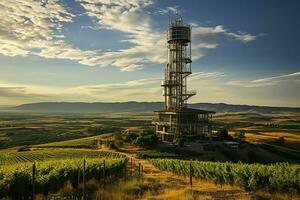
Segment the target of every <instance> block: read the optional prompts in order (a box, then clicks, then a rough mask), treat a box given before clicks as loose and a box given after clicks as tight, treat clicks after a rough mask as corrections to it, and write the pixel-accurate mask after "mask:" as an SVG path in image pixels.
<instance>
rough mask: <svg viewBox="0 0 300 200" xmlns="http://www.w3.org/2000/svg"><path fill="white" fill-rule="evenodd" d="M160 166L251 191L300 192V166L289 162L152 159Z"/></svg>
mask: <svg viewBox="0 0 300 200" xmlns="http://www.w3.org/2000/svg"><path fill="white" fill-rule="evenodd" d="M149 161H150V162H151V163H153V164H154V165H155V166H156V167H157V168H159V169H160V170H167V171H171V172H173V173H176V174H179V175H184V176H188V175H189V173H190V164H191V166H192V176H193V177H195V178H200V179H204V180H207V181H212V182H214V183H216V184H229V185H237V186H240V187H241V188H243V189H245V190H247V191H249V190H251V191H256V190H262V189H264V190H268V191H277V192H288V191H289V192H291V193H299V191H300V166H299V165H291V164H287V163H278V164H270V165H263V164H243V163H230V162H225V163H221V162H201V161H186V160H178V159H150V160H149Z"/></svg>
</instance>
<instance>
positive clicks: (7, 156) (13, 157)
mask: <svg viewBox="0 0 300 200" xmlns="http://www.w3.org/2000/svg"><path fill="white" fill-rule="evenodd" d="M85 157H86V158H103V157H107V158H110V157H121V156H120V155H119V154H115V153H111V152H105V151H95V150H89V149H68V148H67V149H50V148H49V149H35V148H34V149H33V150H31V151H22V152H18V151H16V150H1V151H0V166H1V165H7V164H14V163H20V162H31V163H33V162H36V161H45V160H57V159H71V158H82V159H83V158H85Z"/></svg>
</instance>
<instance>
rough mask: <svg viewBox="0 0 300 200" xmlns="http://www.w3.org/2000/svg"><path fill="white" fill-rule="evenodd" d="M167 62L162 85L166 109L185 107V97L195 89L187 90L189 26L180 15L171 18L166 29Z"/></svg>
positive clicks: (189, 72) (189, 68) (189, 57)
mask: <svg viewBox="0 0 300 200" xmlns="http://www.w3.org/2000/svg"><path fill="white" fill-rule="evenodd" d="M167 42H168V63H167V65H166V68H165V80H164V81H163V83H162V86H163V87H164V96H165V106H166V109H171V108H175V109H177V108H182V107H186V105H187V99H188V98H190V97H191V96H193V95H195V94H196V91H188V90H187V76H188V75H190V74H191V73H192V71H191V63H192V60H191V27H190V25H188V24H186V23H184V22H183V21H182V19H181V18H180V17H178V18H177V19H175V20H172V21H171V22H170V24H169V27H168V29H167Z"/></svg>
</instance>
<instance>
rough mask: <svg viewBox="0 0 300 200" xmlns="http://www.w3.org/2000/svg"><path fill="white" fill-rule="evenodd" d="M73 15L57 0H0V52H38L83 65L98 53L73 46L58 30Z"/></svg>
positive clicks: (18, 53) (13, 53) (8, 54)
mask: <svg viewBox="0 0 300 200" xmlns="http://www.w3.org/2000/svg"><path fill="white" fill-rule="evenodd" d="M73 17H74V15H73V14H71V13H70V12H68V11H66V9H65V8H64V7H63V6H62V5H61V4H60V3H59V1H58V0H48V1H37V0H26V1H24V0H6V1H0V19H1V20H0V54H2V55H5V56H28V55H38V56H41V57H44V58H59V59H70V60H75V61H78V62H79V63H82V64H87V63H88V62H87V60H89V59H92V58H93V57H94V56H96V55H97V54H98V52H97V51H83V50H80V49H78V48H74V47H72V46H71V45H69V44H67V43H65V42H64V40H63V39H64V35H62V34H61V33H60V32H61V30H62V28H63V25H64V23H70V22H72V19H73Z"/></svg>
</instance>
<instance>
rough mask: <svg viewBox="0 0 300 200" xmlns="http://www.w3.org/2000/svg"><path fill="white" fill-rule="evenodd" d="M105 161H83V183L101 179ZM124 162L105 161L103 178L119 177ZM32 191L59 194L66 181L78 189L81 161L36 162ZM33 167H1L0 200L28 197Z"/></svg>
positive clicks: (29, 165)
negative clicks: (2, 199) (84, 168)
mask: <svg viewBox="0 0 300 200" xmlns="http://www.w3.org/2000/svg"><path fill="white" fill-rule="evenodd" d="M103 161H104V158H102V159H99V158H88V159H86V170H85V180H89V179H92V178H94V179H96V180H99V181H101V180H102V179H103V174H104V173H103V167H104V165H103ZM126 162H127V159H126V158H105V177H115V176H118V175H121V173H122V171H123V168H124V167H125V166H126ZM35 166H36V170H35V177H36V178H35V183H34V187H35V191H36V193H42V194H48V193H49V192H55V191H58V190H59V189H60V188H62V187H63V185H64V184H65V183H66V182H67V181H69V182H70V183H71V184H72V186H73V187H74V188H77V187H78V180H79V179H80V178H81V181H82V176H83V175H82V173H83V159H64V160H49V161H42V162H37V163H36V164H35ZM32 175H33V165H32V163H28V162H22V163H19V164H11V165H2V166H1V167H0V198H2V197H6V196H9V197H12V198H13V199H19V198H21V197H24V196H25V197H26V196H30V195H31V192H32V188H33V182H32V180H33V179H32Z"/></svg>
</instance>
